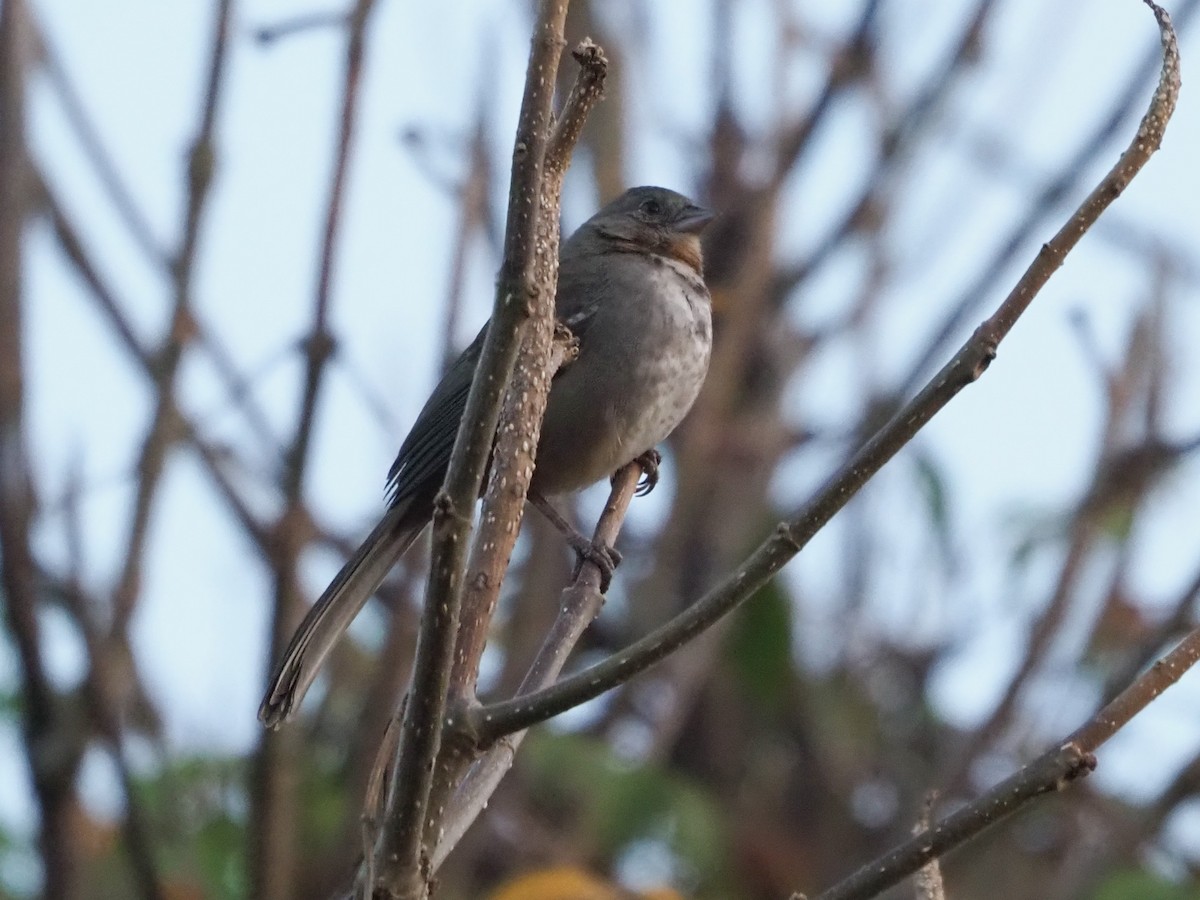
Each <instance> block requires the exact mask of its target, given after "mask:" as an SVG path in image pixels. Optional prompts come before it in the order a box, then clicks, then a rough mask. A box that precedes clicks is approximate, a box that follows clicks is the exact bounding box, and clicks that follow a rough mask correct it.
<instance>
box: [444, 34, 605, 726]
mask: <svg viewBox="0 0 1200 900" xmlns="http://www.w3.org/2000/svg"><path fill="white" fill-rule="evenodd" d="M573 55H574V57H575V59H576V60H577V61H578V62H579V65H580V69H579V74H578V77H577V79H576V81H575V85H574V87H573V88H572V90H571V94H570V96H569V97H568V98H567V102H566V104H565V105H564V107H563V111H562V115H561V116H560V117H559V119H558V121H557V122H556V123H555V126H554V131H553V133H552V134H551V135H550V137H549V141H548V145H547V148H546V160H545V164H544V166H543V176H542V187H541V199H540V200H539V203H540V207H541V212H540V219H539V223H538V241H539V243H540V244H541V246H543V247H544V248H545V249H544V251H543V252H542V253H540V254H539V255H538V257H537V259H536V261H535V264H534V274H533V277H534V281H535V283H536V284H537V285H538V287H539V300H540V301H541V303H540V308H539V309H538V312H537V315H536V317H535V318H534V320H533V321H532V322H531V323H530V326H529V328H528V329H527V334H526V336H525V343H524V345H523V346H522V349H521V354H520V356H518V358H517V364H516V367H515V370H514V372H513V378H512V385H511V387H510V388H509V391H508V395H507V398H506V399H505V403H504V411H503V412H502V414H501V416H500V428H499V431H498V433H497V436H496V447H495V450H494V451H493V460H492V472H491V475H490V476H489V479H488V490H487V495H486V496H485V497H484V501H483V515H482V516H481V518H480V525H479V534H478V535H477V536H476V540H475V546H474V549H473V551H472V555H471V562H470V565H469V567H468V573H469V577H468V578H467V587H466V588H465V593H464V595H463V612H462V621H461V623H460V626H459V632H458V644H457V649H456V652H455V660H454V670H453V672H452V673H451V681H450V687H451V693H452V695H453V696H454V697H455V698H456V699H457V700H458V701H459V702H462V703H470V702H471V701H473V700H474V691H475V681H476V678H477V677H478V674H479V661H480V658H481V657H482V656H483V649H484V646H485V644H486V643H487V635H488V631H489V629H490V626H491V620H492V613H493V612H494V610H495V608H496V601H497V599H498V598H499V595H500V585H501V583H502V581H503V579H504V573H505V572H506V571H507V569H508V563H509V558H510V557H511V556H512V551H513V547H514V546H515V545H516V541H517V533H518V531H519V530H520V525H521V516H522V514H523V512H524V508H525V494H526V492H527V491H528V489H529V480H530V477H531V475H532V474H533V467H534V463H535V462H536V460H535V451H536V448H537V445H538V439H539V437H540V436H541V430H542V415H543V414H544V413H545V411H546V399H547V397H548V396H549V394H550V382H551V380H552V379H553V377H554V373H555V372H556V371H557V370H558V369H559V367H560V366H561V365H563V364H565V363H566V362H569V361H570V360H571V359H573V358H574V353H575V352H576V348H575V347H574V345H573V344H572V345H571V346H570V347H568V346H567V345H566V344H565V343H564V342H562V341H554V339H553V338H554V297H555V294H556V292H557V288H558V243H559V200H560V197H561V195H562V185H563V178H564V176H565V175H566V171H567V165H568V163H569V162H570V159H571V153H572V151H573V150H574V149H575V144H576V142H577V141H578V140H579V135H580V132H581V131H582V130H583V124H584V122H585V121H586V119H587V114H588V112H589V111H590V110H591V108H592V107H593V106H594V105H595V104H596V103H597V102H598V101H599V100H600V97H601V95H602V92H603V87H604V78H605V75H606V74H607V69H608V62H607V60H605V58H604V53H603V51H602V50H601V49H600V48H599V47H597V46H596V45H595V44H593V43H592V42H591V41H585V42H584V43H581V44H580V45H579V46H578V47H577V48H576V49H575V51H574V54H573Z"/></svg>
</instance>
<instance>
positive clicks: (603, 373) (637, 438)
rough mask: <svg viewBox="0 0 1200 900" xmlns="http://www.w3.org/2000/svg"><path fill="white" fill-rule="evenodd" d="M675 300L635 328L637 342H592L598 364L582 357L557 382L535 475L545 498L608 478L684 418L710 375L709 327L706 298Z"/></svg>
mask: <svg viewBox="0 0 1200 900" xmlns="http://www.w3.org/2000/svg"><path fill="white" fill-rule="evenodd" d="M673 301H674V302H668V303H663V304H659V305H657V307H656V309H655V310H654V311H653V314H652V315H649V316H648V317H647V318H646V319H645V321H643V322H639V323H637V324H638V328H637V329H634V330H633V331H635V332H636V334H637V336H638V337H637V339H636V340H635V341H626V342H625V343H624V344H615V343H611V342H600V341H597V342H595V343H593V344H592V346H597V345H598V346H601V347H606V348H607V350H606V352H605V353H604V355H603V358H602V359H599V358H593V359H590V360H585V359H584V357H583V355H582V354H581V356H580V358H579V360H578V361H577V362H576V363H574V364H573V365H572V367H571V368H570V369H568V370H566V371H564V372H563V374H562V375H560V376H559V378H558V379H556V380H555V382H554V386H553V387H552V389H551V392H550V400H549V403H548V405H547V410H546V418H545V420H544V421H543V423H542V437H541V441H540V442H539V444H538V455H537V462H536V467H535V469H534V475H533V485H534V487H536V488H537V489H538V490H539V491H541V492H542V493H543V494H560V493H566V492H568V491H575V490H579V489H581V488H583V487H586V486H587V485H590V484H593V483H595V482H597V481H599V480H600V479H602V478H606V477H608V476H610V475H612V474H613V473H614V472H615V471H616V470H617V469H619V468H620V467H621V466H623V465H625V464H626V463H628V462H630V461H631V460H633V459H635V458H636V457H638V456H640V455H641V454H642V453H645V452H646V451H647V450H650V449H652V448H653V447H654V446H655V445H657V444H658V443H660V442H661V441H662V440H663V439H664V438H666V437H667V435H669V434H670V433H671V432H672V431H673V430H674V429H675V427H676V426H677V425H678V424H679V423H680V422H681V421H682V420H683V417H684V416H685V415H686V414H687V412H688V410H689V409H690V408H691V406H692V403H693V402H694V401H695V399H696V396H697V394H699V392H700V387H701V385H702V384H703V383H704V376H705V373H706V372H707V370H708V357H709V349H710V343H711V325H710V322H709V318H708V307H707V302H706V299H705V301H702V302H701V303H695V302H693V300H692V299H691V298H689V297H688V296H687V295H686V294H683V293H680V294H677V295H676V296H675V297H674V298H673ZM625 324H626V326H627V325H628V323H625ZM593 327H601V326H600V325H599V324H598V325H597V326H593ZM626 333H629V332H628V331H627V332H626ZM587 337H588V338H596V337H600V335H597V334H594V333H589V334H588V335H587ZM585 346H586V345H585ZM585 363H586V365H585Z"/></svg>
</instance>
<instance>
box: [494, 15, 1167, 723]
mask: <svg viewBox="0 0 1200 900" xmlns="http://www.w3.org/2000/svg"><path fill="white" fill-rule="evenodd" d="M1144 2H1146V4H1147V5H1148V6H1150V7H1151V9H1153V10H1154V12H1155V15H1156V17H1157V18H1158V21H1159V27H1160V31H1161V36H1162V44H1163V63H1162V72H1161V76H1160V80H1159V84H1158V88H1157V90H1156V91H1155V94H1154V98H1153V100H1152V101H1151V104H1150V108H1149V109H1148V110H1147V112H1146V114H1145V116H1144V117H1143V118H1142V121H1141V124H1140V125H1139V127H1138V130H1137V134H1136V135H1135V136H1134V139H1133V141H1132V142H1131V143H1130V145H1129V147H1128V148H1127V149H1126V150H1125V152H1124V153H1122V154H1121V157H1120V159H1119V160H1118V161H1117V163H1116V165H1115V166H1113V168H1112V169H1111V170H1110V171H1109V173H1108V174H1107V175H1106V176H1105V177H1104V179H1103V180H1102V181H1101V182H1100V184H1099V185H1097V187H1096V188H1095V190H1093V191H1092V192H1091V194H1089V195H1088V197H1087V198H1086V199H1085V200H1084V201H1083V203H1082V204H1080V206H1079V208H1078V209H1077V210H1076V211H1075V213H1074V215H1072V216H1071V218H1070V219H1069V220H1068V222H1067V223H1066V224H1065V225H1064V226H1063V227H1062V228H1061V229H1060V230H1059V231H1058V233H1057V234H1056V235H1055V236H1054V237H1053V238H1052V239H1051V240H1050V242H1049V243H1047V244H1044V245H1043V246H1042V249H1041V251H1040V252H1039V253H1038V255H1037V257H1036V258H1035V259H1034V261H1033V263H1032V264H1030V266H1029V268H1028V269H1026V271H1025V273H1024V274H1023V275H1022V276H1021V278H1020V280H1019V281H1018V282H1017V284H1016V286H1015V287H1014V288H1013V289H1012V291H1011V292H1010V293H1009V295H1008V296H1007V297H1006V298H1005V299H1004V302H1003V303H1001V304H1000V306H999V308H998V309H997V310H996V312H995V313H994V314H993V315H992V316H991V317H990V318H989V319H987V320H986V321H984V322H983V323H982V324H981V325H980V326H979V327H978V328H976V329H975V333H974V334H973V335H971V337H970V338H969V339H968V340H967V341H966V343H964V344H963V346H962V347H961V349H960V350H959V351H958V353H957V354H955V356H954V358H953V359H951V360H950V361H949V362H948V363H947V364H946V365H945V366H943V367H942V369H941V371H940V372H938V373H937V374H936V375H935V376H934V377H933V379H932V380H931V381H930V382H929V383H928V384H926V385H925V387H924V388H922V389H921V391H920V392H919V393H918V394H917V395H916V397H914V398H913V399H912V400H911V401H909V402H908V403H907V404H905V406H904V407H903V408H902V409H901V410H900V411H899V412H898V413H897V414H896V415H895V416H894V417H893V418H892V419H891V421H889V422H888V423H887V424H886V425H885V426H884V427H883V428H882V429H880V430H879V431H878V432H877V433H876V434H875V435H874V436H873V437H872V438H871V439H870V440H869V441H868V442H867V443H866V444H865V445H864V446H863V447H862V448H861V449H860V450H859V451H858V452H857V453H855V454H854V455H853V456H852V457H851V458H850V460H849V461H848V462H847V463H845V464H844V465H843V466H842V467H841V468H840V469H839V470H838V471H837V472H835V473H834V474H833V476H832V477H831V478H830V479H829V480H828V481H827V482H826V483H825V485H824V486H823V487H822V488H820V489H819V490H818V491H817V493H816V494H815V495H814V496H813V497H812V498H811V499H810V500H809V502H808V503H807V504H805V505H804V506H803V507H801V509H800V510H799V511H798V512H797V513H796V514H795V515H794V516H793V517H792V518H791V519H788V520H787V521H784V522H781V523H779V525H778V526H776V528H775V533H774V535H772V537H770V538H768V539H767V540H766V541H764V542H763V543H762V544H761V545H759V547H758V548H757V549H756V550H755V551H754V552H753V553H752V554H751V555H750V557H749V558H748V559H747V560H746V561H745V562H744V563H743V564H742V565H741V566H739V567H738V568H737V569H736V570H735V571H734V572H733V573H731V574H730V575H729V576H728V577H726V578H725V580H724V581H722V582H721V583H720V584H719V585H717V586H716V587H715V588H713V589H712V590H710V591H709V592H708V593H707V594H705V595H704V597H702V598H701V599H700V600H698V601H697V602H696V603H695V604H693V605H692V606H691V607H689V608H688V609H686V610H684V611H683V612H682V613H680V614H679V615H678V616H676V617H675V618H674V619H672V620H671V621H669V622H667V623H666V624H665V625H663V626H661V627H660V628H658V629H656V630H655V631H653V632H651V633H650V634H648V635H647V636H646V637H644V638H642V639H641V640H639V641H636V642H635V643H633V644H631V645H630V646H629V647H627V648H625V649H624V650H622V651H621V652H619V653H617V654H614V655H613V656H611V657H609V658H608V659H606V660H604V661H602V662H600V663H597V664H596V665H594V666H591V667H589V668H587V669H585V670H584V671H582V672H579V673H577V674H575V675H572V676H571V677H569V678H566V679H563V680H562V681H560V682H559V683H557V684H555V685H554V686H553V687H549V688H546V689H545V690H542V691H538V692H535V693H534V694H531V695H529V696H527V697H518V698H516V699H513V700H507V701H503V702H500V703H495V704H491V705H489V706H487V707H485V708H484V709H483V710H482V711H481V712H480V713H479V715H478V718H479V720H480V722H481V726H480V739H481V740H482V741H484V742H485V743H486V742H490V741H494V740H497V739H499V738H500V737H503V736H504V735H506V734H512V733H514V732H516V731H520V730H522V729H525V728H528V727H529V726H530V725H534V724H536V723H538V722H542V721H545V720H547V719H549V718H551V717H553V716H556V715H558V714H559V713H562V712H565V711H566V710H568V709H571V708H573V707H575V706H579V705H580V704H582V703H585V702H587V701H588V700H591V699H593V698H595V697H598V696H600V695H601V694H603V693H604V692H606V691H608V690H610V689H612V688H613V687H616V686H617V685H619V684H623V683H624V682H626V681H628V680H629V679H630V678H632V677H633V676H634V675H636V674H638V673H639V672H642V671H644V670H645V669H647V668H649V667H650V666H652V665H654V664H655V663H656V662H658V661H659V660H661V659H663V657H665V656H667V655H668V654H670V653H672V652H673V651H675V650H676V649H678V648H679V647H681V646H683V645H684V644H685V643H687V642H688V641H690V640H692V639H693V638H694V637H695V636H696V635H698V634H699V633H700V632H702V631H704V630H705V629H706V628H708V627H709V626H710V625H712V624H713V623H714V622H716V621H717V620H718V619H720V618H721V617H722V616H724V615H726V614H727V613H729V612H730V611H732V610H733V609H735V608H736V607H737V606H738V605H739V604H741V603H742V602H744V601H745V600H746V599H747V598H749V597H751V596H752V595H753V594H754V592H755V591H757V590H758V589H759V588H761V587H762V586H763V585H765V584H766V583H767V582H768V581H769V580H770V579H771V578H772V577H773V576H774V575H775V573H776V572H778V571H779V570H780V569H781V568H783V566H784V564H786V563H787V562H788V561H789V560H790V559H791V558H792V557H794V556H795V555H796V554H797V553H799V552H800V550H802V549H803V548H804V546H805V545H806V544H807V543H808V542H809V540H811V539H812V537H813V536H814V535H815V534H816V533H817V532H818V531H820V530H821V528H823V527H824V526H825V524H826V523H827V522H828V521H829V520H830V519H831V518H832V517H833V516H834V514H835V513H837V512H838V511H839V510H840V509H841V508H842V507H843V506H845V505H846V503H847V502H848V501H849V500H850V498H851V497H853V496H854V495H855V494H856V493H857V492H858V491H859V489H861V488H862V486H863V485H864V484H865V483H866V482H867V481H868V480H869V479H870V478H871V477H872V476H874V475H875V473H876V472H878V471H879V469H880V468H882V467H883V465H884V464H885V463H886V462H887V461H888V460H890V459H891V458H892V457H893V456H895V455H896V453H897V452H899V450H900V449H901V448H902V447H903V446H904V445H905V444H906V443H908V441H909V440H911V438H912V437H913V435H915V434H916V433H917V432H918V431H919V430H920V429H921V428H923V427H924V426H925V424H926V423H927V422H929V420H930V419H932V418H933V417H934V416H935V415H936V414H937V413H938V412H940V411H941V410H942V409H943V408H944V407H945V406H946V405H947V404H948V403H949V402H950V400H952V399H953V398H954V397H955V396H956V395H957V394H958V392H959V391H961V390H962V389H963V388H964V387H966V386H967V385H969V384H971V383H972V382H974V381H975V380H976V379H978V378H979V377H980V376H981V375H982V374H983V372H984V371H985V370H986V369H987V367H988V365H989V364H990V363H991V361H992V359H994V358H995V356H996V350H997V348H998V346H999V344H1000V342H1001V341H1002V340H1003V339H1004V338H1005V337H1006V336H1007V335H1008V333H1009V332H1010V331H1011V330H1012V328H1013V326H1014V325H1015V324H1016V321H1017V319H1018V318H1019V317H1020V316H1021V314H1022V313H1024V312H1025V310H1026V309H1027V308H1028V307H1029V304H1030V303H1031V302H1032V301H1033V298H1034V297H1035V296H1037V294H1038V292H1039V291H1040V290H1041V289H1042V287H1044V286H1045V284H1046V282H1047V281H1048V280H1049V279H1050V276H1051V275H1052V274H1053V273H1054V272H1055V271H1057V269H1058V268H1059V266H1061V265H1062V263H1063V260H1064V259H1065V258H1066V255H1067V254H1068V253H1069V252H1070V251H1071V249H1072V248H1074V246H1075V245H1076V244H1077V243H1078V242H1079V240H1080V238H1082V237H1083V235H1084V234H1085V233H1086V232H1087V230H1088V229H1089V228H1090V227H1091V226H1092V224H1093V223H1095V221H1096V219H1097V218H1098V217H1099V216H1100V214H1101V213H1102V212H1103V211H1104V210H1105V209H1107V208H1108V206H1109V205H1111V204H1112V202H1113V201H1114V200H1115V199H1116V198H1117V197H1119V196H1120V195H1121V193H1122V192H1123V191H1124V190H1125V188H1126V187H1127V186H1128V184H1129V182H1130V180H1131V179H1132V178H1133V177H1134V176H1135V175H1136V174H1137V173H1138V172H1139V171H1140V170H1141V168H1142V167H1143V166H1144V165H1145V164H1146V161H1147V160H1148V159H1149V158H1150V156H1151V155H1152V154H1153V153H1154V151H1155V150H1157V149H1158V147H1159V144H1160V143H1161V141H1162V135H1163V131H1164V129H1165V128H1166V123H1167V121H1168V120H1169V119H1170V117H1171V114H1172V112H1173V111H1174V109H1175V102H1176V99H1177V97H1178V93H1179V50H1178V46H1177V44H1176V41H1175V34H1174V32H1173V31H1172V30H1171V23H1170V18H1169V16H1168V15H1167V13H1166V12H1165V11H1163V10H1162V9H1160V8H1159V7H1158V6H1156V5H1154V4H1153V3H1152V2H1151V0H1144Z"/></svg>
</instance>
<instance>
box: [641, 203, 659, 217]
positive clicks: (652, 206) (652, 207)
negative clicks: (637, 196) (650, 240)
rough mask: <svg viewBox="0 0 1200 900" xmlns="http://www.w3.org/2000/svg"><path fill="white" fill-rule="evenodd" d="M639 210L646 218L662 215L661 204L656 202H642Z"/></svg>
mask: <svg viewBox="0 0 1200 900" xmlns="http://www.w3.org/2000/svg"><path fill="white" fill-rule="evenodd" d="M641 210H642V212H644V213H645V214H646V215H648V216H659V215H662V204H661V203H659V202H658V201H657V200H643V201H642V205H641Z"/></svg>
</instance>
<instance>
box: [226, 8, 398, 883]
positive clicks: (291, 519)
mask: <svg viewBox="0 0 1200 900" xmlns="http://www.w3.org/2000/svg"><path fill="white" fill-rule="evenodd" d="M374 6H375V3H374V0H356V3H355V5H354V9H353V11H352V12H351V15H350V17H349V21H348V23H347V26H348V27H347V36H346V71H345V79H344V81H343V84H342V98H341V117H340V124H339V128H338V137H337V150H336V152H335V156H334V163H333V173H332V176H331V180H330V186H329V197H328V200H327V202H326V209H325V224H324V229H323V232H322V238H321V248H320V267H319V270H318V275H317V285H316V292H315V299H314V303H313V320H312V327H311V331H310V332H309V335H308V337H307V338H306V340H305V342H304V350H305V356H306V366H305V373H304V390H303V394H302V396H301V400H300V410H299V413H298V415H297V419H296V430H295V436H294V438H293V440H292V443H291V446H290V448H289V450H288V453H287V456H286V459H285V460H284V466H283V471H282V472H281V475H280V479H281V488H282V493H283V502H284V509H283V512H282V513H281V514H280V517H279V519H278V521H276V523H275V527H274V535H273V541H272V546H271V549H270V552H269V554H268V557H269V559H270V561H271V566H272V568H273V570H274V575H275V599H274V606H273V612H272V619H271V635H270V641H271V646H270V652H269V654H268V660H269V664H273V661H274V660H275V659H276V658H278V656H279V654H280V653H281V652H282V651H283V648H284V647H285V646H286V644H287V640H288V637H289V635H290V634H291V633H292V631H293V629H294V627H295V624H296V619H297V618H298V614H299V610H300V605H301V604H300V600H301V596H300V586H299V584H298V582H297V579H296V561H297V559H298V557H299V555H300V552H301V550H302V549H303V547H304V545H305V543H306V542H307V540H308V538H309V533H310V529H309V528H308V527H307V524H306V523H307V512H306V510H305V508H304V503H303V499H302V495H303V490H304V476H305V472H306V471H307V468H308V462H309V452H310V448H311V444H312V437H313V430H314V426H315V421H316V410H317V400H318V397H319V394H320V388H321V383H322V380H323V377H324V373H325V363H326V362H327V361H328V359H329V356H330V355H331V354H332V352H333V349H334V341H333V336H332V335H331V334H330V332H329V325H328V321H329V307H330V303H331V293H332V286H333V269H334V262H335V259H336V252H337V242H338V236H339V233H340V229H341V224H342V206H343V203H344V196H345V184H346V177H347V171H348V169H349V162H350V153H351V149H352V144H353V138H354V126H355V122H356V120H357V114H358V98H359V85H360V82H361V79H362V71H363V61H364V55H365V45H366V32H367V23H368V20H369V17H370V13H371V11H372V9H373V8H374ZM296 739H297V738H296V735H295V733H294V732H291V731H287V730H284V731H274V730H264V731H263V732H262V735H261V737H260V742H259V747H258V752H257V754H256V756H255V760H254V766H253V767H252V776H251V777H252V783H251V791H252V803H253V809H252V822H253V825H252V827H251V831H250V833H251V842H252V844H251V852H250V857H249V862H250V867H251V879H250V880H251V885H252V894H253V896H255V897H258V898H262V900H287V898H290V897H292V896H294V893H295V868H296V867H295V861H296V860H295V847H294V838H295V825H296V822H295V818H296V817H295V800H296V797H295V793H296V792H295V788H296V782H297V779H298V773H297V772H296V768H295V767H296V760H295V755H296V754H295V749H296Z"/></svg>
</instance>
